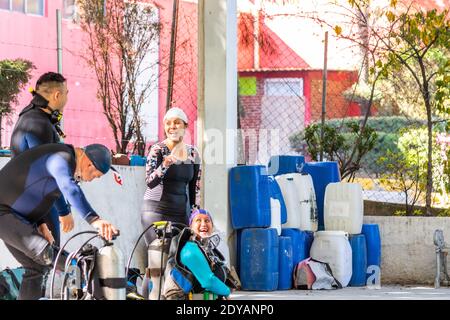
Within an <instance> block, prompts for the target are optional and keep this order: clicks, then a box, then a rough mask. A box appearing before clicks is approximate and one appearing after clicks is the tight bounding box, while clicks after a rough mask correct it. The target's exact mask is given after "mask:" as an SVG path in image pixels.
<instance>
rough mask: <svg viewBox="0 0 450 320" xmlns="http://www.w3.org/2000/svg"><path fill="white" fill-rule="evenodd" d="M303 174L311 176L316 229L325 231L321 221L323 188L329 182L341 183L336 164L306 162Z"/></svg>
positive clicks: (329, 162)
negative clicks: (314, 199) (315, 209)
mask: <svg viewBox="0 0 450 320" xmlns="http://www.w3.org/2000/svg"><path fill="white" fill-rule="evenodd" d="M302 172H303V173H308V174H310V175H311V178H312V180H313V184H314V191H315V192H316V201H317V212H318V216H319V217H318V218H319V219H318V220H319V221H318V224H319V226H318V229H319V231H320V230H325V226H324V221H323V202H324V198H325V188H326V187H327V185H328V184H329V183H330V182H339V181H341V175H340V173H339V166H338V163H337V162H335V161H327V162H307V163H305V165H304V166H303V170H302Z"/></svg>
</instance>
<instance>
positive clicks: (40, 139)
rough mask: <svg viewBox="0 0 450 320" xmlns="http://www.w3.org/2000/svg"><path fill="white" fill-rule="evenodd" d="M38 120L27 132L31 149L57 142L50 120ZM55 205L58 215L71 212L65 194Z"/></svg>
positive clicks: (26, 138)
mask: <svg viewBox="0 0 450 320" xmlns="http://www.w3.org/2000/svg"><path fill="white" fill-rule="evenodd" d="M35 120H36V119H35ZM37 122H38V123H35V124H34V125H33V126H29V127H28V130H27V132H26V133H25V141H26V143H27V145H28V148H29V149H31V148H34V147H36V146H39V145H41V144H46V143H55V141H54V140H53V139H54V138H53V128H52V125H51V124H50V123H49V122H48V121H45V122H44V121H40V120H37ZM55 207H56V210H57V211H58V215H59V216H61V217H62V216H66V215H68V214H69V213H70V208H69V206H68V205H67V202H66V199H64V197H63V196H61V197H60V198H59V199H58V200H57V201H55Z"/></svg>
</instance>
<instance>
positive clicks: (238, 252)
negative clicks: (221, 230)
mask: <svg viewBox="0 0 450 320" xmlns="http://www.w3.org/2000/svg"><path fill="white" fill-rule="evenodd" d="M244 230H245V229H238V230H236V272H237V274H240V270H241V238H242V231H244Z"/></svg>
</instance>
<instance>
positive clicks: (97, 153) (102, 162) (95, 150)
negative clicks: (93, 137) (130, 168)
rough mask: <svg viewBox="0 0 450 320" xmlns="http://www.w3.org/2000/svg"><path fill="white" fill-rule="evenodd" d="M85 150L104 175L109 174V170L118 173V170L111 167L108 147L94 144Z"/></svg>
mask: <svg viewBox="0 0 450 320" xmlns="http://www.w3.org/2000/svg"><path fill="white" fill-rule="evenodd" d="M83 150H84V153H85V154H86V156H87V157H88V158H89V160H91V162H92V163H93V164H94V166H95V168H96V169H97V170H98V171H100V172H102V173H103V174H105V173H107V172H108V171H109V169H111V170H113V171H115V172H117V170H116V169H115V168H114V167H113V166H111V152H110V151H109V149H108V148H107V147H106V146H104V145H102V144H99V143H94V144H90V145H87V146H86V147H84V148H83Z"/></svg>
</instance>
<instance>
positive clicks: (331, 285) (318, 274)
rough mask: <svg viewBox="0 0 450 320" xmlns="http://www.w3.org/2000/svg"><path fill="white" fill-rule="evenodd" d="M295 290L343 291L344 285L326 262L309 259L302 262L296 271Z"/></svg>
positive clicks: (294, 273) (294, 274)
mask: <svg viewBox="0 0 450 320" xmlns="http://www.w3.org/2000/svg"><path fill="white" fill-rule="evenodd" d="M293 278H294V288H296V289H303V290H306V289H307V290H311V289H313V290H317V289H341V288H342V285H341V284H340V283H339V281H338V280H337V279H336V278H335V277H334V276H333V272H332V271H331V268H330V265H329V264H328V263H326V262H322V261H318V260H315V259H312V258H307V259H305V260H303V261H300V262H299V263H298V264H297V266H296V267H295V269H294V272H293Z"/></svg>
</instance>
